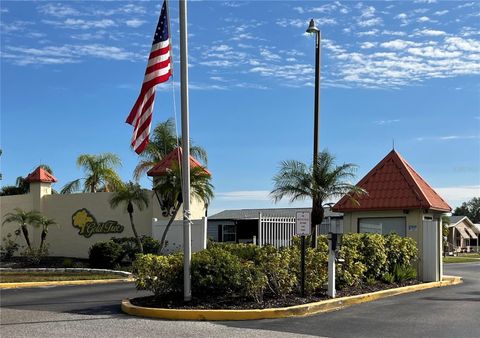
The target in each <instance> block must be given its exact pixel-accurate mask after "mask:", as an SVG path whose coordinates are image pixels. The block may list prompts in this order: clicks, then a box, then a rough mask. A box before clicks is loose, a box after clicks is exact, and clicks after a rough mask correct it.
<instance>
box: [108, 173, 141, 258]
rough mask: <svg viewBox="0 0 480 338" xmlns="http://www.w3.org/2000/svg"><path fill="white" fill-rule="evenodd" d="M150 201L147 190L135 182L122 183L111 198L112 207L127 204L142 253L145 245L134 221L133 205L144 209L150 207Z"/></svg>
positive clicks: (131, 223)
mask: <svg viewBox="0 0 480 338" xmlns="http://www.w3.org/2000/svg"><path fill="white" fill-rule="evenodd" d="M149 201H150V198H149V196H148V194H147V192H146V191H145V190H144V189H142V188H141V187H140V184H138V183H133V182H128V183H127V184H122V185H121V186H120V187H119V188H118V190H117V191H115V193H114V194H113V196H112V198H111V199H110V205H111V207H112V208H116V207H117V206H118V205H120V204H125V206H126V210H127V212H128V215H129V217H130V225H131V227H132V231H133V234H134V236H135V239H136V241H137V245H138V250H139V251H140V252H141V253H143V245H142V241H141V240H140V237H138V233H137V229H136V228H135V224H134V223H133V206H134V205H136V206H137V208H138V210H140V211H142V210H143V209H144V208H148V204H149Z"/></svg>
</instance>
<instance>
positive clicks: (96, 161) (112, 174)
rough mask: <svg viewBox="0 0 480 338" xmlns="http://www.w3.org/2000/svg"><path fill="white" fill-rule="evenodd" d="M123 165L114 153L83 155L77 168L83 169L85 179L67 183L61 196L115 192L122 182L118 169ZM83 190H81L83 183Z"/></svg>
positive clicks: (78, 160) (78, 161) (79, 158)
mask: <svg viewBox="0 0 480 338" xmlns="http://www.w3.org/2000/svg"><path fill="white" fill-rule="evenodd" d="M121 165H122V162H121V161H120V158H119V157H118V156H117V155H115V154H112V153H105V154H100V155H90V154H82V155H80V156H79V157H78V158H77V166H78V167H81V168H83V170H84V172H85V177H83V178H79V179H76V180H73V181H71V182H69V183H67V184H66V185H65V186H64V187H63V188H62V190H61V191H60V193H61V194H71V193H73V192H76V191H79V190H82V191H83V192H91V193H95V192H98V191H107V192H108V191H115V190H116V189H117V188H118V187H119V186H120V185H121V184H122V181H121V179H120V177H119V176H118V174H117V173H116V171H115V169H116V167H119V166H121ZM82 180H83V181H84V183H83V189H81V181H82Z"/></svg>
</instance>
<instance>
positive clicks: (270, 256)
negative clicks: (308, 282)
mask: <svg viewBox="0 0 480 338" xmlns="http://www.w3.org/2000/svg"><path fill="white" fill-rule="evenodd" d="M295 258H296V255H295V254H292V250H287V249H281V250H277V249H275V248H274V247H272V246H265V247H262V248H261V249H260V250H258V253H257V257H256V259H257V264H258V266H259V268H260V270H261V271H262V272H263V273H264V274H265V275H266V276H267V280H268V291H269V292H271V293H273V294H274V295H276V296H280V297H286V296H287V295H288V294H290V293H292V291H293V290H294V289H295V287H296V286H297V284H298V278H297V274H296V269H295V268H292V267H293V264H292V260H295ZM297 264H299V261H298V260H297Z"/></svg>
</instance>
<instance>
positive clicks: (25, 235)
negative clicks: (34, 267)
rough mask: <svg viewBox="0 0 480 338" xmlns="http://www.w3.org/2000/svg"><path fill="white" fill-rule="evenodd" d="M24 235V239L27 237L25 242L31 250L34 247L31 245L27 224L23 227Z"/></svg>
mask: <svg viewBox="0 0 480 338" xmlns="http://www.w3.org/2000/svg"><path fill="white" fill-rule="evenodd" d="M22 233H23V237H25V242H27V246H28V248H29V249H31V248H32V246H31V245H30V238H28V229H27V226H26V225H25V224H24V225H22Z"/></svg>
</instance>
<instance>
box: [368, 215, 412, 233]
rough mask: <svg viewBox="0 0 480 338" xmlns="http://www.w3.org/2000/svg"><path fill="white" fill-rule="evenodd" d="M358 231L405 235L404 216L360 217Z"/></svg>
mask: <svg viewBox="0 0 480 338" xmlns="http://www.w3.org/2000/svg"><path fill="white" fill-rule="evenodd" d="M358 232H360V233H376V234H382V235H387V234H390V233H396V234H398V235H400V236H402V237H405V235H406V221H405V217H385V218H376V217H375V218H374V217H372V218H360V219H359V220H358Z"/></svg>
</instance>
